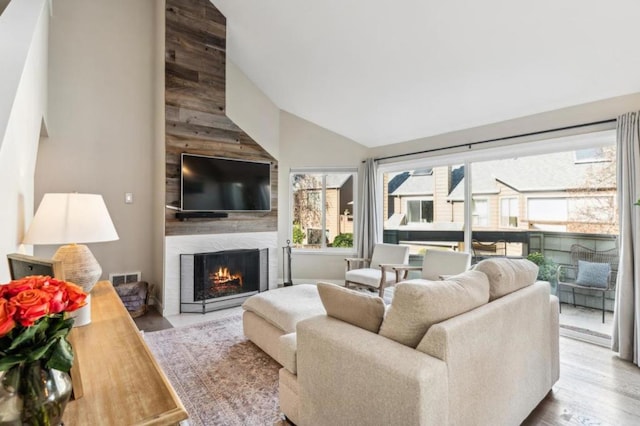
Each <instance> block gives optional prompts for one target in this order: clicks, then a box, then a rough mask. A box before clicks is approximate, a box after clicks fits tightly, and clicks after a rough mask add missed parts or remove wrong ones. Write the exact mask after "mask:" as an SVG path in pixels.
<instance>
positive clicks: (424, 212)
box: [407, 200, 433, 223]
mask: <svg viewBox="0 0 640 426" xmlns="http://www.w3.org/2000/svg"><path fill="white" fill-rule="evenodd" d="M407 221H408V222H409V223H432V222H433V201H431V200H407Z"/></svg>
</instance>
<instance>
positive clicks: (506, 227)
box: [498, 195, 520, 229]
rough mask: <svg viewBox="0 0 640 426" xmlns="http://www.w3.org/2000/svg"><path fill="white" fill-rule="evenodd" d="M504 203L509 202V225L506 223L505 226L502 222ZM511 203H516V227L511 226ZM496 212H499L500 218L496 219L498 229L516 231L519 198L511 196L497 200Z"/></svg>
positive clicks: (518, 215)
mask: <svg viewBox="0 0 640 426" xmlns="http://www.w3.org/2000/svg"><path fill="white" fill-rule="evenodd" d="M504 201H509V216H507V217H508V218H509V219H508V222H509V223H507V224H506V225H505V224H504V223H503V222H502V219H503V217H504V216H503V215H502V203H503V202H504ZM512 201H515V202H516V210H517V211H516V215H515V218H516V225H515V226H512V225H511V218H512V217H513V216H512V213H513V212H512V211H511V202H512ZM498 211H499V212H500V217H499V218H498V228H505V229H518V226H519V225H520V224H519V223H518V218H519V217H520V199H519V197H517V196H511V195H509V196H505V197H499V199H498Z"/></svg>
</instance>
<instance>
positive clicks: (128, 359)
mask: <svg viewBox="0 0 640 426" xmlns="http://www.w3.org/2000/svg"><path fill="white" fill-rule="evenodd" d="M69 340H70V342H71V344H72V346H73V348H74V351H75V353H76V357H77V360H78V366H79V369H80V376H81V380H82V388H83V396H82V397H81V398H79V399H77V400H74V401H70V402H69V404H68V405H67V408H66V409H65V412H64V416H63V421H64V424H65V426H74V425H167V424H177V423H178V422H180V421H181V420H184V419H186V418H187V412H186V410H185V409H184V407H183V405H182V402H181V401H180V399H179V398H178V396H177V394H176V393H175V391H174V389H173V387H172V386H171V384H170V383H169V381H168V380H167V378H166V376H165V375H164V373H163V372H162V370H161V369H160V367H159V366H158V364H157V362H156V360H155V359H154V357H153V355H152V354H151V352H150V351H149V348H148V347H147V345H146V343H145V342H144V340H143V338H142V335H141V334H140V332H139V331H138V328H137V327H136V325H135V323H134V322H133V320H132V319H131V317H130V316H129V313H128V312H127V310H126V309H125V307H124V305H123V304H122V301H121V300H120V298H119V297H118V295H117V294H116V292H115V290H114V289H113V286H112V285H111V283H110V282H109V281H101V282H99V283H98V284H97V285H96V286H95V287H94V289H93V290H92V291H91V323H90V324H88V325H86V326H82V327H75V328H73V329H72V331H71V333H70V335H69Z"/></svg>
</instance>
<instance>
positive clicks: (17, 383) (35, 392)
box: [0, 361, 72, 426]
mask: <svg viewBox="0 0 640 426" xmlns="http://www.w3.org/2000/svg"><path fill="white" fill-rule="evenodd" d="M71 389H72V388H71V378H70V377H69V375H68V374H67V373H65V372H62V371H58V370H54V369H49V368H45V367H44V366H43V365H42V364H41V363H40V361H36V362H32V363H29V364H25V365H23V366H16V367H13V368H11V369H10V370H8V371H4V372H1V373H0V426H9V425H10V426H19V425H31V426H58V425H60V424H61V423H62V413H63V412H64V409H65V407H66V406H67V402H69V397H70V396H71Z"/></svg>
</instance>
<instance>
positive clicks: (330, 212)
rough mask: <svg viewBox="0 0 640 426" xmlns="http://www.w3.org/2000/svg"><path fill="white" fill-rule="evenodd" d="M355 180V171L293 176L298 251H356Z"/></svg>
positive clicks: (294, 231) (293, 237)
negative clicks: (346, 249) (336, 249)
mask: <svg viewBox="0 0 640 426" xmlns="http://www.w3.org/2000/svg"><path fill="white" fill-rule="evenodd" d="M355 178H356V172H355V170H349V171H339V172H336V171H330V172H329V171H327V172H323V171H317V172H315V171H314V172H306V171H299V172H295V171H294V172H292V173H291V208H292V212H291V213H292V214H291V217H292V218H293V221H292V228H291V241H293V246H294V247H296V248H304V249H311V250H322V249H328V248H331V249H334V248H353V247H354V220H353V216H354V211H355V210H354V209H355V202H354V201H355V197H354V195H355V188H356V187H355V182H356V179H355Z"/></svg>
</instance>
